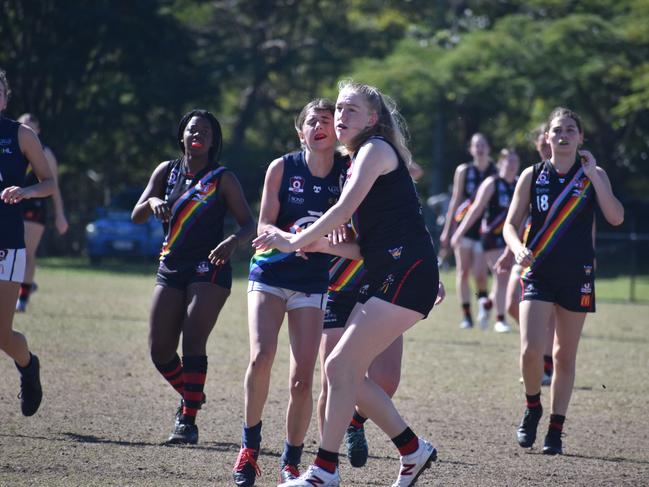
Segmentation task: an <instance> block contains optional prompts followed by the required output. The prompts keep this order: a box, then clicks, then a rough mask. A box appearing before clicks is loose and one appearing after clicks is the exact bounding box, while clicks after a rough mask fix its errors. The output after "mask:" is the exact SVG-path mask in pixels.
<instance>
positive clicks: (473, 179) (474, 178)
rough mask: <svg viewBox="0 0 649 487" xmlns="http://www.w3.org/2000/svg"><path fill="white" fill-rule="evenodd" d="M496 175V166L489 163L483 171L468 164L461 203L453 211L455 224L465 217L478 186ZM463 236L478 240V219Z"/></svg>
mask: <svg viewBox="0 0 649 487" xmlns="http://www.w3.org/2000/svg"><path fill="white" fill-rule="evenodd" d="M497 173H498V170H497V169H496V166H495V165H494V164H493V163H491V162H490V163H489V165H488V166H487V167H486V168H485V170H484V171H480V169H478V167H477V166H476V165H475V164H469V165H468V166H467V169H466V172H465V173H464V186H463V187H462V202H461V203H460V205H459V206H458V208H457V209H456V210H455V215H454V218H455V221H456V223H458V224H459V223H460V222H461V221H462V220H463V219H464V217H465V216H466V214H467V212H468V211H469V207H470V206H471V203H472V202H473V200H474V199H475V195H476V193H477V192H478V188H479V187H480V184H482V182H483V181H484V180H485V179H487V178H488V177H489V176H493V175H495V174H497ZM465 236H466V237H467V238H471V239H473V240H478V238H479V236H480V218H478V220H477V221H476V222H475V223H474V224H473V225H471V227H470V228H469V229H468V230H467V231H466V232H465Z"/></svg>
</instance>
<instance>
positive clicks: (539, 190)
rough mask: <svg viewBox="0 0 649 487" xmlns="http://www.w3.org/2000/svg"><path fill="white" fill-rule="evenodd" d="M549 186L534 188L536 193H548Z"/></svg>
mask: <svg viewBox="0 0 649 487" xmlns="http://www.w3.org/2000/svg"><path fill="white" fill-rule="evenodd" d="M549 192H550V188H536V194H548V193H549Z"/></svg>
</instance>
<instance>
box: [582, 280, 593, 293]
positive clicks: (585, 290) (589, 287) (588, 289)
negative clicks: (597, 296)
mask: <svg viewBox="0 0 649 487" xmlns="http://www.w3.org/2000/svg"><path fill="white" fill-rule="evenodd" d="M592 292H593V286H592V285H591V284H590V282H585V283H584V285H583V286H581V293H582V294H590V293H592Z"/></svg>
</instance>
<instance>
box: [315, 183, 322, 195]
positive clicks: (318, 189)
mask: <svg viewBox="0 0 649 487" xmlns="http://www.w3.org/2000/svg"><path fill="white" fill-rule="evenodd" d="M320 191H322V186H316V185H315V184H314V185H313V192H314V193H315V194H320Z"/></svg>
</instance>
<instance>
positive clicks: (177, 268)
mask: <svg viewBox="0 0 649 487" xmlns="http://www.w3.org/2000/svg"><path fill="white" fill-rule="evenodd" d="M195 282H209V283H212V284H216V285H217V286H220V287H223V288H225V289H230V288H231V287H232V267H230V263H229V262H228V263H226V264H224V265H220V266H216V265H214V264H212V263H211V262H210V261H209V260H200V261H192V262H160V266H159V267H158V273H157V274H156V284H159V285H161V286H165V287H172V288H174V289H180V290H182V291H184V290H185V289H187V287H188V286H189V285H190V284H193V283H195Z"/></svg>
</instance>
